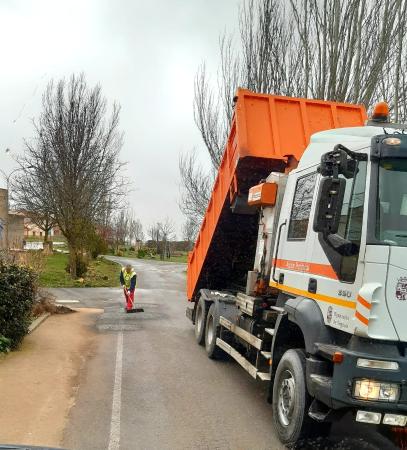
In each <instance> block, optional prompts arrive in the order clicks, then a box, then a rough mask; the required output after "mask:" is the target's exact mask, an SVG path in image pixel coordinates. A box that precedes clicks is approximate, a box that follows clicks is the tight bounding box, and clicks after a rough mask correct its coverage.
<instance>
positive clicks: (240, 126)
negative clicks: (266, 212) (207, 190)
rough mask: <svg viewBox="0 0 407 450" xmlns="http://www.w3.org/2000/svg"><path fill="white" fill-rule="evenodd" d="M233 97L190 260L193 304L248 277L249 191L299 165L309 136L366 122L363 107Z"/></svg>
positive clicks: (275, 97) (268, 97)
mask: <svg viewBox="0 0 407 450" xmlns="http://www.w3.org/2000/svg"><path fill="white" fill-rule="evenodd" d="M235 98H236V102H235V112H234V116H233V119H232V123H231V126H230V132H229V137H228V140H227V143H226V146H225V151H224V154H223V158H222V161H221V164H220V166H219V171H218V175H217V177H216V180H215V183H214V187H213V191H212V196H211V199H210V201H209V204H208V208H207V210H206V214H205V217H204V219H203V221H202V224H201V229H200V232H199V234H198V236H197V240H196V243H195V247H194V249H193V251H192V252H191V253H190V254H189V257H188V276H187V294H188V299H189V300H195V297H196V295H197V293H198V291H199V289H200V288H202V287H203V286H205V287H210V286H216V288H217V289H221V288H222V286H223V285H225V286H226V285H227V284H228V280H229V277H230V276H232V274H233V277H234V278H238V277H239V276H240V272H239V271H241V273H242V277H244V276H245V274H246V273H247V271H245V270H244V269H245V265H244V264H242V262H243V261H246V260H247V258H248V252H249V251H250V252H252V251H254V249H252V248H251V247H250V249H247V248H245V245H243V241H244V239H245V238H244V237H245V236H247V235H248V234H250V231H251V228H250V227H252V226H253V225H252V223H253V221H250V220H248V219H247V217H248V216H247V215H245V214H247V208H248V205H247V195H248V192H249V189H250V188H251V187H253V186H255V185H257V184H259V182H260V181H261V180H262V179H264V178H266V177H267V176H268V175H269V174H270V172H271V171H274V172H282V173H284V171H285V170H286V169H287V167H288V165H289V163H290V161H293V160H297V161H299V160H300V159H301V156H302V154H303V152H304V150H305V148H306V147H307V145H308V143H309V139H310V136H311V135H312V134H314V133H316V132H318V131H323V130H328V129H332V128H342V127H353V126H362V125H363V124H364V123H365V121H366V119H367V117H366V111H365V108H364V106H362V105H351V104H346V103H335V102H328V101H323V100H307V99H302V98H291V97H282V96H278V95H266V94H255V93H253V92H251V91H249V90H246V89H238V91H237V95H236V97H235ZM245 208H246V210H245ZM234 213H235V214H234ZM256 225H257V223H256ZM254 235H255V236H257V231H255V232H254ZM216 268H219V270H217V269H216Z"/></svg>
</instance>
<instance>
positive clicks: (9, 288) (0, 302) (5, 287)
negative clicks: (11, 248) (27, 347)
mask: <svg viewBox="0 0 407 450" xmlns="http://www.w3.org/2000/svg"><path fill="white" fill-rule="evenodd" d="M36 283H37V275H36V274H35V273H34V271H33V270H32V269H30V268H28V267H26V266H21V265H17V264H9V263H5V262H1V261H0V336H1V337H2V344H3V345H2V346H1V347H3V346H4V344H5V342H9V347H10V349H14V348H16V347H17V346H18V345H19V344H20V343H21V341H22V340H23V338H24V336H25V335H26V334H27V333H28V327H29V325H30V323H31V311H32V308H33V305H34V302H35V295H36V285H37V284H36ZM4 338H6V340H7V341H4Z"/></svg>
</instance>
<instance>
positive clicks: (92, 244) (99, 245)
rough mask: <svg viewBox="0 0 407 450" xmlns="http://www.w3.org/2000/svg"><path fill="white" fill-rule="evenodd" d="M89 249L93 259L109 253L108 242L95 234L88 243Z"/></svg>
mask: <svg viewBox="0 0 407 450" xmlns="http://www.w3.org/2000/svg"><path fill="white" fill-rule="evenodd" d="M88 247H89V251H90V254H91V255H92V258H93V259H96V258H97V257H98V256H99V255H105V254H106V253H107V252H108V246H107V244H106V241H105V240H104V239H103V238H102V237H101V236H99V235H98V234H97V233H93V234H92V235H91V236H90V238H89V241H88Z"/></svg>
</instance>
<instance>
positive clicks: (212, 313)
mask: <svg viewBox="0 0 407 450" xmlns="http://www.w3.org/2000/svg"><path fill="white" fill-rule="evenodd" d="M217 306H218V305H217V304H216V303H212V305H211V306H210V308H209V311H208V315H207V317H206V327H205V348H206V353H207V354H208V357H209V358H211V359H223V358H224V357H225V356H226V353H225V352H224V351H223V350H222V349H221V348H219V347H218V346H217V345H216V338H217V337H218V333H219V314H218V308H217Z"/></svg>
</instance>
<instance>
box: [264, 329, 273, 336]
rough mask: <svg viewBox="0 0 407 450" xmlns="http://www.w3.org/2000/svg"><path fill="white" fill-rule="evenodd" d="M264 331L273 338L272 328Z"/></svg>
mask: <svg viewBox="0 0 407 450" xmlns="http://www.w3.org/2000/svg"><path fill="white" fill-rule="evenodd" d="M264 331H265V332H266V333H268V334H270V335H271V336H274V328H265V329H264Z"/></svg>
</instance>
